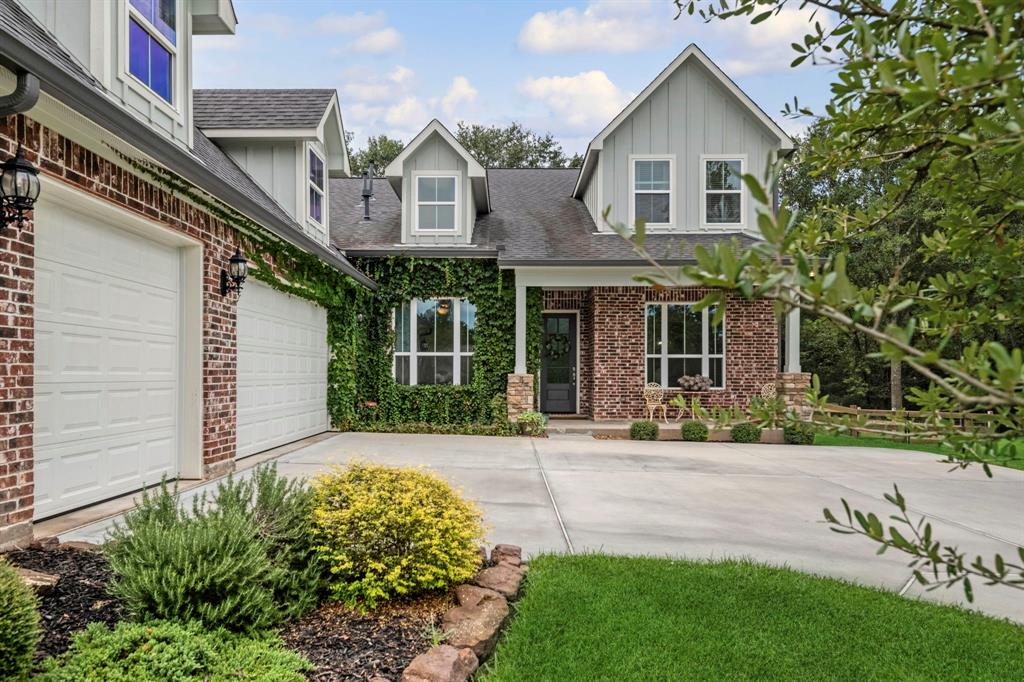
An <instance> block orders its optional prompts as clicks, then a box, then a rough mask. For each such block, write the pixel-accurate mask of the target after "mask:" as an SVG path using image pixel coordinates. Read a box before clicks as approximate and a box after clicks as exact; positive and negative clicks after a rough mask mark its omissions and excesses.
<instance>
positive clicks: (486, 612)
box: [441, 595, 508, 661]
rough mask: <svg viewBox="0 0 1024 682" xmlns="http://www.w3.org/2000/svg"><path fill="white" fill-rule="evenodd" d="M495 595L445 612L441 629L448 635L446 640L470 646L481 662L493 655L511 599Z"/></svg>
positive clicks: (453, 644) (459, 645)
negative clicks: (506, 599) (471, 604)
mask: <svg viewBox="0 0 1024 682" xmlns="http://www.w3.org/2000/svg"><path fill="white" fill-rule="evenodd" d="M495 596H496V597H497V599H483V600H482V601H480V603H479V604H476V605H474V606H457V607H455V608H454V609H452V610H451V611H449V612H448V613H446V614H444V618H443V619H442V620H441V629H442V630H443V631H444V632H445V633H446V635H447V636H446V638H445V641H446V642H447V643H448V644H450V645H452V646H454V647H469V648H470V649H472V650H473V653H474V654H476V657H477V658H478V659H479V660H481V661H482V660H484V659H485V658H487V657H488V656H490V655H491V652H492V651H494V645H495V644H497V642H498V633H499V632H501V626H502V625H504V624H505V619H506V618H508V602H507V601H505V598H504V597H502V596H500V595H495Z"/></svg>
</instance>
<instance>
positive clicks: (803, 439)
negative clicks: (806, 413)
mask: <svg viewBox="0 0 1024 682" xmlns="http://www.w3.org/2000/svg"><path fill="white" fill-rule="evenodd" d="M814 434H815V428H814V424H808V423H807V422H797V423H796V424H787V425H786V426H785V427H783V429H782V439H783V441H785V442H786V443H788V444H789V445H814Z"/></svg>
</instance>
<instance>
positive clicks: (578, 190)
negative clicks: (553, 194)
mask: <svg viewBox="0 0 1024 682" xmlns="http://www.w3.org/2000/svg"><path fill="white" fill-rule="evenodd" d="M690 59H696V60H697V61H698V62H700V63H701V64H702V65H703V66H704V67H705V68H706V69H707V70H708V71H709V72H710V73H711V75H712V76H713V77H714V78H715V79H716V80H717V81H718V82H719V83H720V84H721V85H722V86H723V87H724V88H725V89H726V90H728V91H729V93H730V94H732V95H733V96H734V97H736V99H738V100H739V101H740V103H741V104H742V105H743V106H744V107H746V108H747V110H748V111H750V113H752V114H753V115H754V117H755V118H756V119H757V120H758V121H760V122H761V123H762V124H763V125H764V126H765V128H767V129H768V130H769V131H770V132H771V133H772V134H774V135H775V136H776V137H778V138H779V142H780V143H781V146H780V149H781V150H782V151H789V150H792V149H793V148H794V147H795V146H796V145H795V143H794V142H793V138H791V137H790V136H789V135H788V134H787V133H786V131H785V130H783V129H782V128H781V127H780V126H779V124H778V123H776V122H775V121H774V120H772V118H771V116H769V115H768V114H766V113H765V112H764V109H762V108H761V107H759V106H758V105H757V103H756V102H755V101H754V100H752V99H750V97H749V96H748V95H747V93H745V92H743V91H742V90H741V89H740V88H739V86H738V85H736V83H735V82H733V80H732V79H731V78H729V76H728V75H727V74H726V73H725V72H724V71H722V69H720V68H719V67H718V64H715V63H714V62H713V61H711V58H710V57H708V56H707V55H706V54H704V52H703V51H702V50H701V49H700V48H699V47H697V44H696V43H690V44H689V45H687V46H686V49H685V50H683V51H682V52H680V53H679V55H678V56H677V57H676V58H675V59H673V60H672V62H671V63H670V64H669V65H668V66H666V67H665V68H664V69H662V71H661V73H659V74H658V76H657V77H656V78H655V79H654V80H653V81H651V82H650V83H648V85H647V87H646V88H644V89H643V90H642V91H641V92H640V94H639V95H637V96H636V97H634V98H633V100H632V101H631V102H630V103H629V104H627V105H626V108H625V109H623V110H622V111H620V112H619V113H618V115H617V116H616V117H615V118H613V119H612V120H611V122H610V123H609V124H608V125H606V126H605V127H604V128H603V129H602V130H601V132H599V133H598V134H597V135H596V136H595V137H594V139H593V140H591V141H590V144H588V145H587V151H586V154H585V155H584V157H583V171H582V172H581V173H580V177H579V179H578V180H577V182H576V185H575V187H573V196H575V197H580V196H582V193H583V189H584V188H585V185H586V181H587V180H588V179H589V178H590V174H591V173H592V172H593V166H594V164H595V155H594V154H593V152H598V151H601V150H602V149H603V148H604V140H605V138H606V137H608V135H610V134H611V133H612V132H613V131H614V130H615V129H616V128H618V127H619V125H620V124H621V123H622V122H623V121H625V120H626V119H627V118H628V117H629V116H630V114H632V113H633V112H634V111H636V110H637V108H638V107H639V106H640V105H641V104H643V103H644V101H646V100H647V98H648V97H650V96H651V94H652V93H653V92H654V91H655V90H657V89H658V87H659V86H661V84H662V83H664V82H665V81H666V80H668V78H669V76H671V75H672V74H673V73H675V71H676V70H677V69H678V68H679V67H681V66H682V65H683V64H684V63H686V62H687V61H688V60H690Z"/></svg>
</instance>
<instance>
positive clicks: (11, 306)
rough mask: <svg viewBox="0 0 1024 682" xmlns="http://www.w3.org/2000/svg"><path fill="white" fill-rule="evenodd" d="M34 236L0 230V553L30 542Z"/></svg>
mask: <svg viewBox="0 0 1024 682" xmlns="http://www.w3.org/2000/svg"><path fill="white" fill-rule="evenodd" d="M34 258H35V235H34V232H33V226H32V222H31V221H26V223H25V226H24V227H23V228H22V229H21V231H19V230H18V228H17V227H15V226H14V225H11V226H9V227H7V228H6V229H4V230H2V231H0V549H5V548H11V547H16V546H24V545H27V544H28V543H29V542H30V541H31V540H32V512H33V505H34V501H35V497H34V495H35V478H34V477H35V473H34V471H33V458H32V424H33V403H32V401H33V391H34V389H33V381H34V369H33V364H34V362H35V323H34V319H33V316H34V308H33V306H34V303H35V299H34V288H35V267H34V262H33V261H34Z"/></svg>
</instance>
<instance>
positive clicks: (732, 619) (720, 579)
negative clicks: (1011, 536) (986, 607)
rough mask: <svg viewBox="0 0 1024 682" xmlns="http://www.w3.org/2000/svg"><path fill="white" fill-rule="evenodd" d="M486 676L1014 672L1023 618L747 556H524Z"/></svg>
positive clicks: (888, 676) (553, 679) (873, 676)
mask: <svg viewBox="0 0 1024 682" xmlns="http://www.w3.org/2000/svg"><path fill="white" fill-rule="evenodd" d="M527 581H528V583H527V587H526V593H525V596H524V597H523V599H522V601H521V602H520V603H519V604H518V608H517V612H518V615H517V616H516V617H515V620H514V621H513V622H512V625H511V627H510V629H509V631H508V632H507V633H506V635H505V637H504V639H503V640H502V642H501V643H500V644H499V646H498V650H497V652H496V654H495V657H494V659H493V660H492V662H491V663H490V664H489V666H488V668H487V670H486V674H485V675H484V676H483V679H484V680H485V681H486V682H522V681H524V680H544V681H545V682H558V681H560V680H566V681H573V682H575V681H577V680H609V681H611V680H615V681H616V682H627V681H632V680H636V681H638V682H639V681H641V680H642V681H645V682H646V681H648V680H690V679H700V680H796V679H799V680H824V679H828V680H940V679H941V680H972V681H976V680H1011V679H1020V674H1021V664H1022V662H1024V626H1019V625H1015V624H1012V623H1010V622H1007V621H1000V620H995V619H993V618H988V617H985V616H982V615H979V614H976V613H971V612H968V611H965V610H962V609H957V608H953V607H948V606H941V605H937V604H931V603H925V602H919V601H912V600H909V599H905V598H903V597H900V596H898V595H896V594H894V593H889V592H882V591H880V590H873V589H869V588H864V587H859V586H855V585H851V584H849V583H844V582H840V581H837V580H831V579H824V578H816V577H813V576H809V575H805V574H801V573H797V572H794V571H790V570H786V569H779V568H770V567H765V566H759V565H756V564H751V563H747V562H742V561H726V562H721V563H695V562H687V561H677V560H669V559H655V558H629V557H610V556H604V555H583V556H555V555H545V556H541V557H538V558H536V559H535V560H534V561H532V562H531V565H530V573H529V576H528V578H527Z"/></svg>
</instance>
